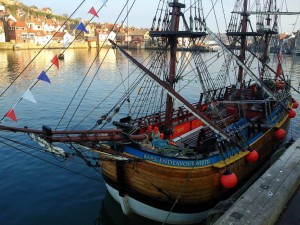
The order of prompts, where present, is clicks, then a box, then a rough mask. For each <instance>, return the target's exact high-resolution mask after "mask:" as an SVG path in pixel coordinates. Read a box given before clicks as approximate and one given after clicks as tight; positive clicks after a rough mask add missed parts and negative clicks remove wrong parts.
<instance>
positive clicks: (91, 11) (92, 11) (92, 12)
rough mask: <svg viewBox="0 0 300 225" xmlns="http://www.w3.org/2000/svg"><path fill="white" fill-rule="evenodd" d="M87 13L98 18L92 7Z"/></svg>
mask: <svg viewBox="0 0 300 225" xmlns="http://www.w3.org/2000/svg"><path fill="white" fill-rule="evenodd" d="M89 13H90V14H92V15H94V16H97V17H98V18H99V16H98V13H97V12H96V10H95V8H94V7H92V8H91V9H90V11H89Z"/></svg>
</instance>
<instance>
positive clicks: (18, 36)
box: [9, 22, 28, 43]
mask: <svg viewBox="0 0 300 225" xmlns="http://www.w3.org/2000/svg"><path fill="white" fill-rule="evenodd" d="M27 29H28V27H27V24H26V23H25V22H13V23H10V26H9V39H10V41H14V42H15V43H25V42H27V39H28V30H27Z"/></svg>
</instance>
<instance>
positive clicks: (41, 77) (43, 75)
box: [37, 71, 51, 84]
mask: <svg viewBox="0 0 300 225" xmlns="http://www.w3.org/2000/svg"><path fill="white" fill-rule="evenodd" d="M37 79H38V80H42V81H46V82H48V83H49V84H51V82H50V80H49V77H48V76H47V74H46V73H45V71H42V72H41V74H40V75H39V76H38V77H37Z"/></svg>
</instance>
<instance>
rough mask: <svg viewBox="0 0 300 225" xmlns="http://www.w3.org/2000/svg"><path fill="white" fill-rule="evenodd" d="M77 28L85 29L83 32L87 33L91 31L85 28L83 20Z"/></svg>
mask: <svg viewBox="0 0 300 225" xmlns="http://www.w3.org/2000/svg"><path fill="white" fill-rule="evenodd" d="M76 30H81V31H83V32H85V33H87V34H88V33H89V32H88V31H87V30H86V29H85V26H84V24H83V22H81V23H80V24H79V25H78V26H77V28H76Z"/></svg>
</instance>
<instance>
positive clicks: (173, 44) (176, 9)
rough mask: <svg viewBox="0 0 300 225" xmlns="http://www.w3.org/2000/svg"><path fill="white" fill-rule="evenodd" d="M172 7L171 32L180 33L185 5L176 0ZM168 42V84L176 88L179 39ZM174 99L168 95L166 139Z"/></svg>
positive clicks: (173, 38) (170, 39)
mask: <svg viewBox="0 0 300 225" xmlns="http://www.w3.org/2000/svg"><path fill="white" fill-rule="evenodd" d="M170 7H173V9H172V12H171V13H172V16H171V24H170V31H171V32H174V33H176V32H178V31H179V21H180V14H181V12H180V9H181V8H183V7H184V5H183V4H180V3H178V0H174V1H173V3H170ZM168 38H169V39H168V41H169V44H170V67H169V76H168V80H167V83H168V84H169V85H170V87H172V88H174V80H175V79H174V78H175V75H176V52H177V37H176V36H175V35H174V36H169V37H168ZM172 110H173V98H172V97H171V96H170V95H169V94H167V99H166V115H165V130H166V135H167V136H166V137H167V138H168V135H169V134H170V133H171V132H170V129H172V116H173V112H172Z"/></svg>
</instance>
